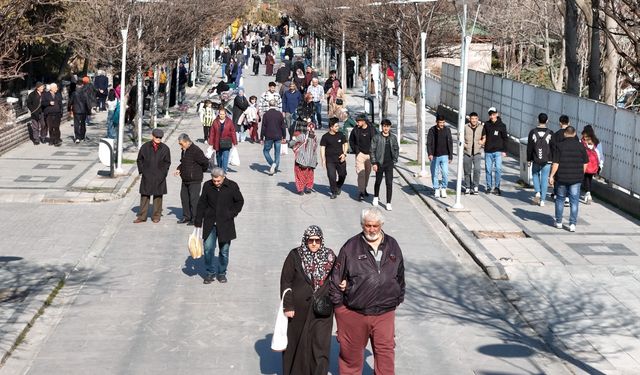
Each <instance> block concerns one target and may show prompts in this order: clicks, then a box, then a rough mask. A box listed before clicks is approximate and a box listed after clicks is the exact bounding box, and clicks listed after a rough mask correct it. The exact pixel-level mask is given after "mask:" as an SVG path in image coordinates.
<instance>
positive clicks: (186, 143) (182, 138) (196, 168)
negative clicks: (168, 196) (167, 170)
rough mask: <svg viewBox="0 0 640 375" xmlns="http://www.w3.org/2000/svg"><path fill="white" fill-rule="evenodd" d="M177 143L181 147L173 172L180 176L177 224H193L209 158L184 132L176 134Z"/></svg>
mask: <svg viewBox="0 0 640 375" xmlns="http://www.w3.org/2000/svg"><path fill="white" fill-rule="evenodd" d="M178 144H180V148H182V156H181V157H180V165H178V168H177V169H176V171H175V173H174V174H175V175H176V176H180V178H182V187H181V188H180V200H181V201H182V219H180V220H178V224H184V223H188V224H187V225H193V221H194V220H195V217H196V211H197V207H198V199H199V198H200V187H201V185H202V179H203V175H202V174H203V172H204V171H206V170H207V168H208V167H209V159H207V157H206V156H204V152H202V149H200V147H198V146H196V145H194V144H193V142H191V139H190V138H189V136H188V135H187V134H185V133H182V134H180V135H179V136H178Z"/></svg>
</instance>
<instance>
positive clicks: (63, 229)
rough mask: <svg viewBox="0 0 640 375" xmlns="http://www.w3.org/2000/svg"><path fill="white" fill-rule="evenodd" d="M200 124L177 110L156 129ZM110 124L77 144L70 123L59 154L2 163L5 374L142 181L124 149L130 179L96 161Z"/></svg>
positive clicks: (196, 93)
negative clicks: (12, 354)
mask: <svg viewBox="0 0 640 375" xmlns="http://www.w3.org/2000/svg"><path fill="white" fill-rule="evenodd" d="M207 88H208V83H207V84H204V85H199V86H197V87H192V88H188V89H187V103H189V104H195V103H196V102H197V100H198V98H199V97H200V95H202V94H203V93H204V92H206V89H207ZM196 116H197V115H195V111H193V110H192V111H190V112H189V113H187V112H181V111H179V110H178V107H175V110H174V111H172V112H171V119H170V120H165V119H161V120H160V122H159V126H160V127H162V128H163V129H164V130H165V139H166V138H168V137H170V136H171V134H172V133H173V132H174V130H175V129H176V128H177V127H178V126H180V124H181V123H182V122H183V119H185V120H186V121H189V120H193V118H195V117H196ZM105 120H106V114H105V113H104V112H103V113H100V114H97V115H94V116H93V118H92V123H93V124H95V125H91V126H88V127H87V136H88V137H89V138H90V141H88V142H84V143H80V144H74V143H73V140H72V139H71V136H72V134H73V131H72V130H71V129H70V128H71V127H70V126H69V122H65V123H64V124H63V125H62V134H63V136H62V137H63V142H64V144H63V146H62V147H53V146H48V145H39V146H34V145H33V144H32V143H31V142H26V143H25V144H23V145H21V146H19V147H17V148H15V149H13V150H11V151H9V152H8V153H6V154H4V155H2V156H0V171H1V172H2V177H1V178H0V202H2V205H1V209H0V213H2V214H3V216H4V217H5V218H6V219H7V220H6V223H5V224H4V226H3V232H2V234H3V243H4V246H3V247H2V251H0V368H1V363H2V362H3V361H4V360H5V359H6V358H7V355H8V353H10V352H11V351H12V350H13V345H14V343H17V342H18V343H19V342H20V341H21V340H23V339H24V337H21V336H20V335H21V333H23V332H26V330H28V329H29V328H30V327H31V325H32V324H33V322H34V321H35V319H37V317H38V315H39V310H40V309H43V308H44V307H46V306H47V305H48V303H49V302H47V300H48V298H50V297H51V296H55V294H56V293H57V291H58V289H60V287H62V285H64V283H65V281H67V288H68V287H69V284H70V283H69V282H68V277H69V275H70V274H71V273H74V274H75V275H76V277H87V275H88V274H90V273H91V270H90V269H89V268H88V267H82V262H83V261H85V260H86V259H87V258H89V259H93V257H94V254H93V253H92V252H91V249H93V248H99V247H100V244H101V241H100V237H101V235H102V234H103V233H110V232H109V231H110V230H111V228H109V226H108V223H109V222H113V221H117V220H120V219H121V217H122V216H123V213H124V212H123V211H124V210H126V207H122V205H123V204H128V203H127V202H126V200H123V199H118V198H123V197H124V196H125V195H126V194H127V193H128V192H129V190H131V189H132V188H134V186H135V183H136V181H137V180H138V172H137V166H136V164H135V160H136V158H137V150H136V149H135V145H133V144H131V142H127V143H126V144H125V146H127V148H126V149H125V153H124V154H123V160H132V161H133V163H131V164H124V169H125V171H126V172H127V173H126V174H125V175H123V176H119V177H116V178H110V177H108V172H109V168H108V167H105V166H103V165H102V164H101V163H100V162H99V161H98V160H97V145H98V142H99V138H100V137H101V136H103V135H105V134H106V126H105V125H104V123H105V122H106V121H105ZM150 133H151V129H149V128H148V127H147V126H144V125H143V139H148V138H150ZM126 137H127V133H126V129H125V139H127V138H126ZM111 200H113V202H105V201H111ZM91 202H103V203H102V204H91ZM40 203H45V204H40ZM46 203H60V204H46ZM62 203H74V204H62ZM34 218H35V219H34ZM87 254H89V255H87ZM71 284H72V283H71ZM27 338H28V336H27Z"/></svg>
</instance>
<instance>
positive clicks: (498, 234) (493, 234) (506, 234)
mask: <svg viewBox="0 0 640 375" xmlns="http://www.w3.org/2000/svg"><path fill="white" fill-rule="evenodd" d="M473 235H474V236H476V238H479V239H483V238H529V236H528V235H527V233H525V232H524V231H521V230H518V231H495V230H474V231H473Z"/></svg>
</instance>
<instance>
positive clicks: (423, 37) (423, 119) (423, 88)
mask: <svg viewBox="0 0 640 375" xmlns="http://www.w3.org/2000/svg"><path fill="white" fill-rule="evenodd" d="M426 44H427V33H426V32H425V31H422V32H420V98H421V100H420V135H421V136H420V137H418V139H419V141H420V177H426V176H427V162H426V157H425V156H426V150H425V148H426V136H425V134H426V131H427V108H426V106H425V99H426V97H427V80H426V77H425V74H424V73H425V71H426V60H427V57H426V56H425V55H426Z"/></svg>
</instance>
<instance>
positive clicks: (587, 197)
mask: <svg viewBox="0 0 640 375" xmlns="http://www.w3.org/2000/svg"><path fill="white" fill-rule="evenodd" d="M592 201H593V199H591V193H590V192H586V193H585V194H584V203H585V204H591V202H592Z"/></svg>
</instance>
